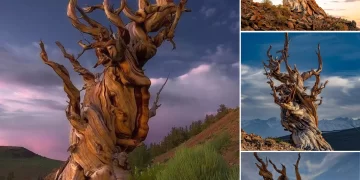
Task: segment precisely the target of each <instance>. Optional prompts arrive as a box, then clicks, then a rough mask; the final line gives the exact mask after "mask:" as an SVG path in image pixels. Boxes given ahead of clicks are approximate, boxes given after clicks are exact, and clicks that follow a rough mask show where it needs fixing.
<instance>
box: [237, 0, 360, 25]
mask: <svg viewBox="0 0 360 180" xmlns="http://www.w3.org/2000/svg"><path fill="white" fill-rule="evenodd" d="M241 30H242V31H254V30H255V31H266V30H273V31H274V30H294V31H301V30H303V31H305V30H319V31H320V30H328V31H358V30H360V29H359V28H358V27H356V22H355V21H349V20H345V19H342V18H336V17H332V16H330V15H328V16H326V17H325V18H322V19H319V18H315V17H314V16H310V15H307V14H303V13H298V12H293V11H290V10H289V9H288V8H287V7H284V6H274V5H271V4H270V3H257V2H253V1H252V0H241Z"/></svg>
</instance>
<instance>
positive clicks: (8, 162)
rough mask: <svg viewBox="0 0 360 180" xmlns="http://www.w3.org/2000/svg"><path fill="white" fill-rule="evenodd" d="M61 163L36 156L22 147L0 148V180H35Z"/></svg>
mask: <svg viewBox="0 0 360 180" xmlns="http://www.w3.org/2000/svg"><path fill="white" fill-rule="evenodd" d="M61 163H62V162H61V161H57V160H53V159H49V158H46V157H42V156H40V155H37V154H35V153H33V152H31V151H29V150H28V149H25V148H23V147H10V146H0V180H7V179H8V176H13V177H14V178H13V180H33V179H34V180H37V179H38V178H39V177H44V176H46V175H47V174H48V173H50V172H51V171H52V170H53V169H54V168H57V167H59V166H60V164H61Z"/></svg>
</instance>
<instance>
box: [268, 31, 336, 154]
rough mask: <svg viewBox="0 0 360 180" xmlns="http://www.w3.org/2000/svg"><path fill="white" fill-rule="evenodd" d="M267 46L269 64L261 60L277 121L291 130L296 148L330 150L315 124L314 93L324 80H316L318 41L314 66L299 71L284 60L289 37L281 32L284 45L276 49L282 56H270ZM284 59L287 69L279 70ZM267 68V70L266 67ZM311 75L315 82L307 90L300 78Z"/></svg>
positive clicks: (318, 101) (316, 103)
mask: <svg viewBox="0 0 360 180" xmlns="http://www.w3.org/2000/svg"><path fill="white" fill-rule="evenodd" d="M270 50H271V46H270V48H269V50H268V51H267V55H268V57H269V60H268V61H269V64H265V63H264V69H265V75H266V76H267V77H268V79H269V81H268V83H269V85H270V87H271V89H272V91H273V94H272V95H273V97H274V102H275V103H276V104H278V105H279V106H280V108H281V124H282V126H283V127H284V128H285V130H287V131H290V132H291V137H292V140H293V143H294V144H295V146H296V147H297V148H301V149H304V150H316V151H324V150H332V148H331V146H330V144H328V143H327V142H326V141H325V139H324V138H323V137H322V134H321V131H320V130H319V128H318V125H319V124H318V115H317V108H318V106H319V105H321V103H322V98H321V99H318V98H317V96H318V95H319V94H320V93H321V91H322V89H324V88H325V86H326V84H327V83H328V82H327V81H326V82H325V83H324V84H320V72H321V71H322V58H321V55H320V45H318V51H317V52H316V53H317V56H318V62H319V67H318V69H317V70H316V71H315V70H311V71H307V72H304V73H300V72H299V71H298V69H297V68H296V66H294V69H292V68H291V67H290V66H289V63H288V56H289V54H288V50H289V37H288V34H287V33H286V34H285V43H284V49H282V50H280V51H278V52H281V54H282V56H281V58H280V59H274V58H273V56H272V55H271V54H270ZM282 62H285V66H286V70H287V73H282V72H281V71H280V64H281V63H282ZM267 69H269V72H268V71H267ZM312 76H315V83H314V85H313V87H312V89H311V91H310V94H307V92H306V90H307V88H308V87H306V86H304V82H305V81H306V80H308V79H309V78H311V77H312ZM272 78H274V79H276V80H278V81H279V82H280V83H281V85H279V86H277V87H276V86H275V85H274V82H273V81H272Z"/></svg>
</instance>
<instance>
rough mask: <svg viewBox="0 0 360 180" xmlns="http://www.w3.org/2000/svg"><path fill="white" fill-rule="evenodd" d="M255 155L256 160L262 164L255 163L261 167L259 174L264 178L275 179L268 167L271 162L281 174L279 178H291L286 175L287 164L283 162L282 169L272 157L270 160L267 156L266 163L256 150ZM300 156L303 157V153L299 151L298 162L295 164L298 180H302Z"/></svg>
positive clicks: (266, 179) (265, 179)
mask: <svg viewBox="0 0 360 180" xmlns="http://www.w3.org/2000/svg"><path fill="white" fill-rule="evenodd" d="M254 156H255V158H256V160H257V161H258V162H259V163H260V164H261V165H259V164H257V163H255V165H256V166H257V167H258V169H259V175H260V176H262V177H263V179H264V180H273V175H272V173H271V172H270V171H269V170H268V168H267V167H268V165H269V162H270V164H272V166H273V168H274V169H275V171H276V172H278V173H279V174H280V176H279V177H278V178H277V180H289V177H288V176H287V175H286V166H285V165H283V164H281V167H282V169H281V170H280V169H278V168H277V167H276V165H275V164H274V163H273V162H272V161H271V160H270V159H269V160H268V159H267V158H266V163H265V162H264V161H263V160H262V159H261V158H260V157H259V155H258V154H257V153H256V152H254ZM300 158H301V155H300V153H299V155H298V159H297V161H296V164H294V166H295V174H296V180H301V175H300V173H299V162H300Z"/></svg>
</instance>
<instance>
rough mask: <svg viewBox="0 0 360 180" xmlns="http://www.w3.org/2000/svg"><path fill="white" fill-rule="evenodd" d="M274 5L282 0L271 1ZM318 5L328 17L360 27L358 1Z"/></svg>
mask: <svg viewBox="0 0 360 180" xmlns="http://www.w3.org/2000/svg"><path fill="white" fill-rule="evenodd" d="M262 1H263V0H254V2H262ZM271 2H272V3H273V4H274V5H279V4H282V3H283V0H271ZM316 2H317V3H318V5H319V6H320V7H321V8H323V9H324V10H325V12H326V13H327V14H329V15H332V16H335V17H342V18H345V19H348V20H350V21H352V20H354V21H356V23H357V26H360V11H359V10H358V8H359V7H360V1H359V0H333V1H329V0H316Z"/></svg>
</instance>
